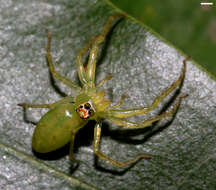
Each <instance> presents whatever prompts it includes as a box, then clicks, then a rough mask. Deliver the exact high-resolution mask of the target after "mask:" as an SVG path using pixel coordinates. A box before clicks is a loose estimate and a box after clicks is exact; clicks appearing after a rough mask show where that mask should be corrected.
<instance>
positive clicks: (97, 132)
mask: <svg viewBox="0 0 216 190" xmlns="http://www.w3.org/2000/svg"><path fill="white" fill-rule="evenodd" d="M117 16H119V15H113V16H110V17H109V19H108V20H107V22H106V24H105V26H104V28H103V30H102V32H101V33H100V34H99V35H96V36H95V37H93V38H92V39H91V40H90V41H89V42H88V43H87V44H86V46H85V47H84V48H83V49H81V50H80V51H79V53H78V55H77V58H76V63H77V68H78V76H79V80H80V82H81V84H82V87H79V86H78V85H76V84H74V83H73V82H72V81H70V80H69V79H67V78H65V77H63V76H61V75H60V74H59V73H58V72H56V71H55V68H54V65H53V63H52V57H51V53H50V44H51V35H50V33H49V31H48V30H47V31H46V32H47V36H48V43H47V50H46V55H47V60H48V65H49V70H50V72H51V74H52V75H53V76H54V77H55V78H57V79H58V80H60V81H61V82H62V83H64V84H65V85H67V86H69V87H70V88H71V89H72V90H74V91H76V93H77V96H76V97H72V96H67V97H65V98H62V99H61V100H59V101H57V102H55V103H53V104H24V103H23V104H18V105H19V106H22V107H23V108H49V109H50V110H49V111H48V112H47V113H46V114H45V115H44V116H43V117H42V118H41V119H40V121H39V122H38V124H37V127H36V128H35V130H34V134H33V139H32V148H33V150H35V151H36V152H39V153H48V152H51V151H54V150H57V149H59V148H61V147H63V146H64V145H66V144H67V143H69V142H70V150H69V158H70V160H73V161H75V160H74V159H73V146H74V139H75V135H76V133H77V132H78V131H79V129H81V128H82V127H84V126H85V125H86V124H87V123H88V121H89V120H95V121H96V125H95V128H94V142H93V150H94V153H95V154H96V155H97V156H98V157H99V158H101V159H103V160H106V161H109V162H111V163H112V164H113V165H115V166H119V167H126V166H128V165H131V164H132V163H135V162H136V161H138V160H139V159H141V158H151V157H150V156H148V155H144V154H141V155H137V156H136V157H134V158H133V159H131V160H128V161H125V162H119V161H116V160H113V159H112V158H109V157H107V156H106V155H104V154H103V153H101V152H100V146H99V145H100V139H101V126H102V120H103V119H108V120H109V121H110V122H112V123H114V124H116V125H118V126H124V127H128V128H135V129H136V128H144V127H147V126H149V125H150V124H151V123H153V122H155V121H158V120H160V119H162V118H165V117H168V116H171V115H173V114H174V113H175V111H176V110H177V108H178V107H179V105H180V103H181V100H182V99H183V98H185V97H186V96H187V95H182V96H180V97H179V99H178V102H177V103H176V105H175V106H174V107H173V108H172V109H171V110H170V111H168V112H165V113H162V114H161V115H158V116H156V117H152V118H149V119H147V120H145V121H143V122H140V123H137V122H133V121H129V120H127V119H125V118H128V117H132V116H136V115H143V114H146V113H148V112H150V111H152V110H153V109H155V108H156V107H157V106H158V104H159V103H160V102H161V101H162V100H163V99H164V98H165V97H166V96H167V95H168V94H170V92H172V91H173V90H174V89H175V88H177V87H178V86H179V85H180V84H181V83H182V81H183V79H184V76H185V71H186V60H187V59H188V58H186V59H185V60H184V62H183V63H184V64H183V68H182V71H181V74H180V76H179V78H178V79H177V80H176V81H175V82H173V83H172V84H171V85H170V87H168V88H167V89H166V90H164V91H163V92H162V93H161V94H160V95H159V96H158V97H156V98H155V99H154V101H153V103H152V104H151V105H150V106H149V107H140V108H129V109H120V108H119V107H120V106H121V105H122V103H123V101H124V99H125V96H124V95H123V96H122V97H121V99H120V101H119V103H118V104H116V105H112V106H111V101H110V100H108V99H106V98H105V92H104V91H103V90H99V88H100V87H101V86H102V85H103V84H104V83H105V82H106V81H107V80H110V79H111V77H112V75H111V74H110V75H108V76H107V77H105V78H104V79H103V80H101V81H100V82H99V83H98V84H97V85H96V84H95V69H96V60H97V54H98V48H99V45H100V44H101V43H102V42H103V41H104V40H105V38H106V36H107V34H108V33H109V31H110V29H111V27H112V23H113V21H114V19H115V18H116V17H117ZM90 47H91V48H90ZM89 48H90V53H89V60H88V64H87V66H86V67H84V65H83V61H82V56H83V54H84V53H85V52H87V51H88V49H89Z"/></svg>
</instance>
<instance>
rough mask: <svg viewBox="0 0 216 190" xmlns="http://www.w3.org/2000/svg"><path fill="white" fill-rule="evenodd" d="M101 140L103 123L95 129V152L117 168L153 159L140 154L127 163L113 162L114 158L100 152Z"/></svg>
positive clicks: (98, 124)
mask: <svg viewBox="0 0 216 190" xmlns="http://www.w3.org/2000/svg"><path fill="white" fill-rule="evenodd" d="M100 139H101V122H100V123H97V124H96V126H95V128H94V142H93V150H94V153H95V154H96V155H97V156H98V157H99V158H101V159H103V160H106V161H108V162H110V163H112V164H113V165H115V166H118V167H121V168H124V167H126V166H128V165H130V164H132V163H135V162H137V161H138V160H139V159H141V158H147V159H148V158H151V157H150V156H148V155H144V154H140V155H137V156H136V157H135V158H133V159H131V160H128V161H125V162H119V161H116V160H113V159H112V158H109V157H108V156H105V155H104V154H103V153H101V152H100Z"/></svg>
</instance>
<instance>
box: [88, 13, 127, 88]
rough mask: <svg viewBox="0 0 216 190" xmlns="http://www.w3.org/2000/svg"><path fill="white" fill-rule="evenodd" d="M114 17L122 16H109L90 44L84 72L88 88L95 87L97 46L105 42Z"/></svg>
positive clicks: (119, 15)
mask: <svg viewBox="0 0 216 190" xmlns="http://www.w3.org/2000/svg"><path fill="white" fill-rule="evenodd" d="M116 17H123V15H121V14H115V15H112V16H110V17H109V18H108V20H107V22H106V24H105V26H104V28H103V30H102V32H101V33H100V34H99V35H98V36H97V37H96V38H95V39H94V42H93V44H92V47H91V50H90V53H89V60H88V64H87V70H86V78H87V82H88V84H89V86H90V87H94V85H95V69H96V60H97V55H98V48H99V45H100V44H101V43H102V42H103V41H104V40H105V38H106V36H107V34H108V33H109V31H110V29H111V27H112V22H113V20H114V19H115V18H116Z"/></svg>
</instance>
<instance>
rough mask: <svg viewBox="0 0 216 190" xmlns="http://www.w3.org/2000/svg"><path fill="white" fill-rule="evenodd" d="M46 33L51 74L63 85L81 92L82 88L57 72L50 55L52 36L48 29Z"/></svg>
mask: <svg viewBox="0 0 216 190" xmlns="http://www.w3.org/2000/svg"><path fill="white" fill-rule="evenodd" d="M46 33H47V38H48V41H47V49H46V56H47V62H48V65H49V70H50V73H51V74H52V75H53V76H54V77H55V78H57V79H58V80H60V81H61V82H62V83H64V84H65V85H67V86H69V87H70V88H72V89H73V90H76V91H77V90H80V87H79V86H78V85H76V84H74V83H73V82H72V81H71V80H69V79H67V78H66V77H63V76H61V75H60V74H59V73H58V72H56V71H55V67H54V65H53V62H52V56H51V53H50V47H51V35H50V32H49V30H48V29H46Z"/></svg>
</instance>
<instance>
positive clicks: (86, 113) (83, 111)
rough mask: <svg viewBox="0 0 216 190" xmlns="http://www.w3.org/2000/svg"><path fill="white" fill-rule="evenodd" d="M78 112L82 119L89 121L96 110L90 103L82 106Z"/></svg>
mask: <svg viewBox="0 0 216 190" xmlns="http://www.w3.org/2000/svg"><path fill="white" fill-rule="evenodd" d="M76 111H77V113H78V114H79V116H80V118H82V119H89V117H90V116H93V115H94V113H95V109H94V107H93V106H92V103H91V102H90V101H88V102H85V103H82V104H80V105H79V106H78V108H77V109H76Z"/></svg>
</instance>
